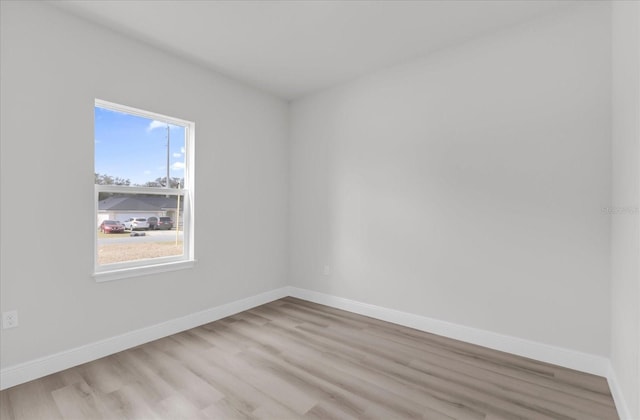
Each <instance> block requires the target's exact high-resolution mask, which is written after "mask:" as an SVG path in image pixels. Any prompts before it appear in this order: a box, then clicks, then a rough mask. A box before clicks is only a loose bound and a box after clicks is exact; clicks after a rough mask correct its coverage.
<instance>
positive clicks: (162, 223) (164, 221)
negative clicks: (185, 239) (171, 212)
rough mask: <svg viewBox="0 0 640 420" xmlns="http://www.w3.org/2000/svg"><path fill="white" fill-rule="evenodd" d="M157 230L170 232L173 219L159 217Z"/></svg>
mask: <svg viewBox="0 0 640 420" xmlns="http://www.w3.org/2000/svg"><path fill="white" fill-rule="evenodd" d="M157 228H158V229H163V230H165V229H166V230H171V229H173V219H172V218H170V217H166V216H163V217H160V218H159V219H158V227H157Z"/></svg>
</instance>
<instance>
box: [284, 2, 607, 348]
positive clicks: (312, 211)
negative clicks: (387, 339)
mask: <svg viewBox="0 0 640 420" xmlns="http://www.w3.org/2000/svg"><path fill="white" fill-rule="evenodd" d="M610 28H611V26H610V9H609V6H608V5H606V4H589V5H587V7H586V8H579V9H577V10H574V11H572V12H567V13H564V14H559V15H555V16H551V17H547V18H544V19H542V20H538V21H535V22H530V23H528V24H525V25H521V26H518V27H515V28H511V29H508V30H505V31H503V32H500V33H496V34H493V35H490V36H486V37H484V38H480V39H477V40H475V41H473V42H471V43H467V44H464V45H460V46H457V47H454V48H449V49H446V50H442V51H440V52H439V53H438V54H434V55H432V56H430V57H427V58H425V59H422V60H418V61H414V62H411V63H408V64H406V65H402V66H398V67H394V68H390V69H387V70H385V71H380V72H377V73H375V74H372V75H369V76H367V77H363V78H360V79H358V80H355V81H353V82H351V83H347V84H344V85H342V86H339V87H336V88H334V89H331V90H328V91H323V92H320V93H317V94H315V95H312V96H309V97H306V98H303V99H301V100H298V101H295V102H293V104H292V111H291V121H292V128H291V142H292V148H291V159H290V162H291V168H290V172H291V176H290V206H291V218H292V222H291V223H292V224H291V230H290V233H291V239H290V254H291V257H290V261H291V264H290V281H291V283H292V285H294V286H298V287H302V288H307V289H312V290H316V291H319V292H324V293H329V294H332V295H337V296H341V297H345V298H350V299H355V300H358V301H362V302H366V303H371V304H375V305H380V306H384V307H388V308H394V309H399V310H402V311H407V312H410V313H414V314H419V315H424V316H428V317H433V318H437V319H441V320H445V321H449V322H454V323H458V324H463V325H468V326H472V327H477V328H482V329H485V330H490V331H494V332H498V333H502V334H508V335H511V336H516V337H522V338H526V339H529V340H535V341H538V342H542V343H548V344H552V345H556V346H561V347H566V348H570V349H574V350H579V351H583V352H587V353H591V354H598V355H608V354H609V336H610V283H609V278H610V257H609V241H610V239H609V238H610V217H609V216H608V215H607V214H606V213H605V212H603V211H602V208H603V207H606V206H607V205H608V204H609V203H610V198H611V196H610V185H611V164H610V157H611V150H610V130H611V122H610V105H611V96H610V95H611V68H610V54H611V48H610V42H611V35H610ZM325 265H328V266H329V267H330V270H329V274H328V275H325V274H323V271H324V266H325Z"/></svg>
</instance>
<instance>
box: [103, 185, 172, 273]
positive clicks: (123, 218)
mask: <svg viewBox="0 0 640 420" xmlns="http://www.w3.org/2000/svg"><path fill="white" fill-rule="evenodd" d="M183 209H184V197H183V196H182V195H180V194H168V195H157V194H138V193H131V194H127V193H106V192H100V193H99V197H98V215H97V216H98V220H97V229H98V234H97V238H98V239H97V254H98V255H97V262H98V265H105V264H114V263H126V262H131V261H139V260H148V259H153V258H162V257H178V256H182V255H183V254H184V244H183V240H184V232H183V230H182V220H183Z"/></svg>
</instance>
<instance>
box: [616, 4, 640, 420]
mask: <svg viewBox="0 0 640 420" xmlns="http://www.w3.org/2000/svg"><path fill="white" fill-rule="evenodd" d="M612 18H613V20H612V23H613V25H612V28H613V31H612V37H613V55H612V57H613V103H612V110H613V121H612V122H613V139H612V144H613V200H612V207H613V210H614V211H613V213H612V226H611V227H612V232H611V233H612V236H611V237H612V241H611V251H612V268H613V270H612V287H611V291H612V292H611V293H612V296H611V297H612V301H611V302H612V304H611V309H612V331H611V361H612V364H613V368H614V370H615V372H616V376H617V378H618V382H619V384H620V387H621V389H622V391H623V394H624V396H625V400H626V402H627V405H628V406H629V410H630V412H631V415H632V418H639V419H640V269H639V267H638V260H639V259H640V223H639V222H638V219H639V215H638V209H639V208H640V170H639V168H640V3H638V2H631V1H629V2H622V1H618V2H614V3H613V13H612Z"/></svg>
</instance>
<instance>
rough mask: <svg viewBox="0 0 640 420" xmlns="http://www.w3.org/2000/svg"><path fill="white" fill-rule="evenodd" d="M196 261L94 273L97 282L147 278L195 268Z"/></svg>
mask: <svg viewBox="0 0 640 420" xmlns="http://www.w3.org/2000/svg"><path fill="white" fill-rule="evenodd" d="M195 265H196V260H187V261H174V262H168V263H162V264H153V265H146V266H142V267H131V268H123V269H119V270H110V271H103V272H97V273H93V278H94V279H95V280H96V282H98V283H99V282H103V281H111V280H121V279H126V278H129V277H138V276H146V275H149V274H156V273H166V272H168V271H176V270H185V269H188V268H193V267H194V266H195Z"/></svg>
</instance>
